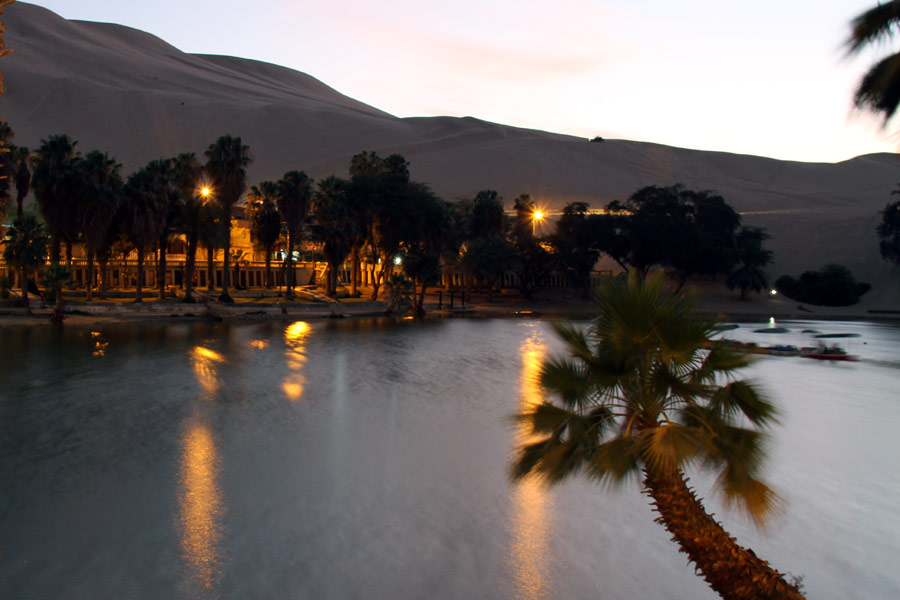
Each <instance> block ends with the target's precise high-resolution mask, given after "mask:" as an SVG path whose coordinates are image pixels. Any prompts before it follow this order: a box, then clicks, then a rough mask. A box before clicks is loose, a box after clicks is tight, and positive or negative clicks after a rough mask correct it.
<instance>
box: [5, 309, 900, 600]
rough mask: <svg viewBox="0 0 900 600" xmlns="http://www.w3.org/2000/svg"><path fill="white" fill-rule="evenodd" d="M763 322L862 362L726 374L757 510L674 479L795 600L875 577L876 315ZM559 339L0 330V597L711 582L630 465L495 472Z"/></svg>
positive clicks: (346, 326) (298, 329)
mask: <svg viewBox="0 0 900 600" xmlns="http://www.w3.org/2000/svg"><path fill="white" fill-rule="evenodd" d="M779 325H784V326H786V327H788V328H789V329H791V330H792V332H798V331H800V330H802V329H805V328H814V329H817V330H820V331H822V332H823V333H829V332H852V333H860V335H861V337H859V338H856V340H854V342H853V343H854V344H858V345H857V346H856V347H854V348H852V349H851V350H852V351H854V352H856V353H859V354H860V355H861V356H862V357H863V360H862V361H860V362H858V363H844V364H838V363H823V362H817V361H812V360H809V359H804V358H800V357H783V358H782V357H761V358H760V359H759V360H757V361H756V363H755V364H754V365H753V366H752V367H750V368H749V369H747V370H746V373H745V375H746V376H747V377H749V378H752V379H754V380H757V381H759V382H760V383H762V384H763V385H764V386H765V388H766V390H768V393H769V394H770V395H771V396H772V397H774V399H775V400H776V401H777V403H778V404H779V405H780V406H781V408H782V411H783V414H782V419H781V425H780V426H779V427H777V428H776V429H775V430H774V431H773V436H772V443H771V448H770V455H771V460H770V462H769V466H770V469H769V472H768V479H769V481H770V482H771V483H772V485H773V486H774V487H775V488H776V490H777V491H778V492H779V493H780V494H781V496H782V499H783V503H782V506H781V510H780V512H779V514H778V515H776V516H775V518H774V519H773V521H772V523H771V524H770V526H769V527H768V528H767V529H766V530H765V531H757V530H756V529H755V528H754V527H753V526H752V525H751V524H750V523H749V521H748V520H747V519H745V518H744V517H742V516H741V515H740V514H736V513H734V512H732V511H729V510H725V509H723V508H721V507H720V506H719V504H718V501H717V499H716V498H715V497H714V496H712V495H711V494H710V493H709V492H708V489H709V483H710V477H709V476H707V475H705V474H702V473H700V474H697V475H695V476H693V477H692V481H693V482H694V484H695V485H696V487H697V488H698V489H699V490H700V492H701V495H703V496H704V497H705V498H706V504H707V506H708V507H709V508H710V510H712V511H714V512H715V513H716V514H717V516H718V518H719V519H720V520H722V521H723V522H724V524H725V526H726V529H728V530H729V531H731V533H732V534H734V535H736V536H737V537H738V540H739V541H740V542H742V543H743V544H745V545H748V546H750V547H752V548H753V549H754V550H755V551H756V552H757V554H759V555H760V556H762V557H764V558H766V559H767V560H769V561H770V562H771V563H772V564H773V565H774V566H775V567H776V568H778V569H780V570H782V571H788V572H790V573H792V574H794V575H798V576H803V577H804V587H805V589H806V592H807V594H808V596H809V597H810V598H855V597H856V598H893V597H900V573H898V572H897V569H896V560H897V557H898V556H900V515H898V513H897V509H896V498H897V497H900V469H898V468H897V466H896V464H897V461H898V459H900V449H898V446H897V443H896V436H895V432H896V431H898V429H900V395H898V394H897V392H896V383H897V381H898V375H900V352H898V350H900V326H898V325H897V324H890V323H840V322H798V323H779ZM763 326H765V324H764V323H763V324H756V325H754V324H742V326H741V327H740V328H738V329H736V330H734V331H731V332H727V334H726V335H729V336H730V337H735V338H737V339H753V338H754V336H756V335H757V334H754V333H753V329H754V328H759V327H763ZM762 341H766V342H769V341H770V340H769V338H765V339H764V340H762ZM772 341H773V342H778V341H780V340H772ZM787 341H788V342H793V340H787ZM558 348H559V344H558V343H557V342H556V340H555V339H554V337H553V334H552V331H551V330H550V328H549V327H548V325H547V323H545V322H543V321H540V320H474V319H473V320H438V321H425V322H422V321H414V320H411V321H388V320H357V319H354V320H346V321H327V322H326V321H318V322H304V321H297V322H293V323H290V322H288V323H257V324H231V325H229V324H209V323H174V324H168V325H160V324H141V325H135V324H125V325H123V324H109V325H97V326H94V327H93V328H88V327H72V326H66V327H63V328H61V329H56V328H50V327H15V326H13V327H4V328H0V356H2V360H0V597H3V598H12V599H18V598H23V599H25V598H27V599H42V598H48V599H49V598H60V597H73V598H104V597H111V598H113V597H114V598H185V599H187V598H253V597H259V598H399V599H406V598H408V599H417V598H426V597H427V598H437V599H444V598H446V599H455V598H460V599H462V598H466V599H469V598H487V599H528V600H531V599H542V598H548V599H549V598H585V597H601V598H609V599H622V600H625V599H633V598H672V599H680V598H701V599H702V598H714V597H716V596H715V595H714V594H713V593H712V592H710V591H709V590H708V589H706V587H705V584H704V582H703V581H702V580H701V579H700V578H698V577H696V576H695V575H694V574H693V570H692V569H691V568H690V567H688V566H686V565H685V559H684V557H683V555H680V554H679V553H678V551H677V547H676V546H675V545H674V544H673V543H672V542H669V540H668V538H669V536H668V534H667V533H666V532H665V530H664V529H663V528H662V527H661V526H659V525H656V524H654V523H653V517H654V515H653V513H652V512H651V510H650V507H649V504H648V502H647V498H646V497H644V496H641V495H640V491H639V486H638V485H637V484H634V485H630V486H625V489H622V490H617V491H610V490H605V489H602V488H600V487H598V486H595V485H592V484H591V483H589V482H586V481H581V480H572V481H569V482H566V483H564V484H563V485H561V486H559V487H557V488H553V489H550V490H547V489H545V488H543V487H541V486H540V485H538V484H537V483H535V482H533V481H525V482H522V483H520V484H511V483H510V482H509V481H508V480H507V478H506V467H507V464H508V461H509V458H510V456H511V454H512V450H513V448H514V447H515V444H516V442H517V440H518V439H519V437H520V436H521V435H522V432H520V431H517V428H516V425H515V424H513V423H512V422H511V421H510V419H509V416H510V415H511V414H513V413H514V412H515V411H516V410H517V409H518V408H520V407H521V406H522V405H523V404H527V403H530V402H535V401H538V400H539V398H540V395H539V390H538V389H537V387H536V386H535V385H534V381H533V376H534V374H535V372H536V370H537V368H538V365H539V363H540V360H541V359H542V358H543V357H545V356H547V355H548V354H549V353H552V352H554V351H555V350H557V349H558Z"/></svg>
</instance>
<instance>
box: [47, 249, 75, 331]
mask: <svg viewBox="0 0 900 600" xmlns="http://www.w3.org/2000/svg"><path fill="white" fill-rule="evenodd" d="M71 279H72V272H71V271H69V270H68V269H67V268H66V267H65V266H64V265H60V264H55V265H50V266H48V267H47V269H46V270H45V271H44V287H46V288H47V291H48V292H50V295H52V296H53V297H54V298H55V299H56V301H55V302H54V305H53V313H51V315H50V322H51V323H56V324H58V325H61V324H62V322H63V319H65V318H66V316H65V314H64V312H63V293H62V290H63V287H64V286H66V285H68V283H69V281H71Z"/></svg>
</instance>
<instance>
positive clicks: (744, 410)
mask: <svg viewBox="0 0 900 600" xmlns="http://www.w3.org/2000/svg"><path fill="white" fill-rule="evenodd" d="M660 281H661V280H660V279H659V278H655V279H653V280H650V281H648V282H646V283H641V282H640V280H639V279H638V278H637V277H636V276H635V275H632V276H631V277H630V278H628V279H627V280H623V279H619V280H614V281H611V282H610V283H608V284H606V285H604V286H602V287H601V288H600V289H599V290H598V296H597V299H598V310H599V314H598V316H597V317H596V318H595V319H594V321H593V324H592V325H591V327H589V328H588V330H587V331H586V332H583V331H579V330H578V329H576V328H574V327H572V326H565V325H559V326H557V327H556V330H557V333H558V334H559V335H560V337H561V338H562V339H563V340H564V341H565V343H566V348H567V354H568V356H566V357H559V358H555V359H552V360H550V361H548V362H546V363H545V364H544V366H543V368H542V369H541V384H542V385H543V387H544V388H545V389H546V390H547V391H549V392H550V393H551V394H553V395H554V396H555V397H556V398H557V399H558V403H544V404H541V405H540V406H538V407H536V408H534V409H533V410H524V411H523V412H522V414H521V416H520V418H521V419H522V420H523V421H524V422H526V423H528V424H530V425H531V427H532V429H533V431H534V433H535V434H539V435H540V436H541V439H539V440H538V441H535V442H532V443H526V444H524V445H523V446H522V447H521V448H520V449H519V452H518V457H517V459H516V461H515V464H514V465H513V469H512V472H513V475H514V476H515V477H517V478H521V477H523V476H525V475H527V474H528V473H531V472H535V473H537V474H539V475H542V476H543V477H544V478H545V479H546V480H547V481H548V482H550V483H557V482H559V481H561V480H562V479H564V478H565V477H567V476H569V475H572V474H575V473H584V474H585V475H588V476H589V477H591V478H593V479H595V480H597V481H600V482H607V483H615V482H621V481H623V480H625V479H627V478H629V477H631V476H634V475H636V474H637V473H638V472H640V473H642V474H643V482H644V485H645V490H646V493H647V494H648V495H649V496H650V497H651V498H652V499H653V502H654V506H655V508H656V510H657V511H658V512H659V513H660V522H661V523H662V524H663V525H664V526H665V527H666V529H668V530H669V532H670V533H672V534H673V539H674V540H675V541H676V542H678V544H679V546H680V547H681V550H682V551H683V552H685V553H686V554H687V555H688V557H689V559H690V560H691V561H693V562H694V563H695V564H696V565H697V569H698V571H700V572H702V573H703V576H704V577H705V578H706V581H707V582H708V583H709V585H710V586H711V587H712V588H713V589H714V590H715V591H716V592H718V593H719V594H720V595H721V596H722V597H723V598H730V599H750V598H787V599H799V598H802V596H801V594H800V592H799V591H798V590H797V588H796V587H795V586H794V585H791V584H789V583H787V582H786V581H785V580H784V578H783V576H782V575H781V574H779V573H778V572H777V571H776V570H774V569H772V568H771V567H770V566H769V565H768V563H766V562H765V561H763V560H761V559H759V558H757V557H756V555H755V554H753V552H751V551H750V550H747V549H745V548H742V547H741V546H739V545H738V544H737V543H736V542H735V541H734V539H733V538H732V537H730V536H729V534H728V533H727V532H726V531H725V530H724V529H723V528H722V527H721V525H719V523H717V522H716V521H715V520H714V519H713V517H712V516H711V515H709V514H708V513H706V511H705V510H704V508H703V505H702V503H701V501H700V499H699V498H697V497H696V496H695V494H694V492H693V490H691V489H690V488H689V487H688V485H687V480H686V478H685V476H684V473H683V469H684V468H685V467H687V466H689V465H691V464H705V465H707V466H710V467H714V468H717V469H719V477H718V479H717V485H718V487H720V488H721V489H722V491H723V492H724V496H725V499H726V500H727V501H730V502H733V503H737V502H740V503H741V505H742V506H743V507H744V508H746V509H747V511H748V512H749V514H750V515H751V516H752V517H754V518H756V519H757V520H762V519H763V518H764V517H765V515H766V514H767V512H768V511H769V510H770V509H771V507H772V504H773V499H774V496H773V493H772V492H771V490H770V489H769V488H768V487H767V486H766V485H765V484H764V483H763V482H762V481H760V480H759V479H758V478H757V474H758V470H759V466H760V463H761V460H762V459H763V456H764V452H763V447H762V444H763V440H764V435H763V433H762V432H761V429H762V428H764V427H765V426H767V425H768V424H770V423H771V422H772V421H773V420H774V417H775V408H774V406H773V405H772V404H771V403H770V402H768V401H767V400H765V399H764V398H763V397H762V396H760V394H759V393H758V392H757V390H756V389H755V388H753V387H752V386H751V385H750V384H748V383H746V382H744V381H733V380H732V381H730V382H728V383H723V378H725V377H728V376H729V375H730V373H732V372H733V371H734V370H736V369H738V368H740V367H743V366H745V365H746V364H747V362H748V359H747V358H746V357H744V356H741V355H735V354H731V353H729V352H728V351H727V350H726V349H725V348H724V347H722V346H719V345H711V346H710V345H709V344H710V336H711V335H712V333H713V324H712V323H710V322H706V321H702V320H699V319H697V318H695V317H693V316H692V315H691V312H690V311H691V310H692V308H693V306H692V302H690V301H689V300H686V299H684V298H683V297H676V296H673V295H669V294H667V293H665V292H664V291H663V290H662V287H661V282H660ZM744 423H748V424H749V425H750V426H744Z"/></svg>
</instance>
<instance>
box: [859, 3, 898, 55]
mask: <svg viewBox="0 0 900 600" xmlns="http://www.w3.org/2000/svg"><path fill="white" fill-rule="evenodd" d="M898 21H900V2H897V1H896V0H892V1H891V2H885V3H884V4H881V3H879V4H878V5H877V6H875V7H874V8H870V9H869V10H867V11H866V12H864V13H862V14H861V15H859V16H858V17H856V18H855V19H853V21H851V22H850V26H851V28H852V32H851V33H850V37H849V38H848V39H847V42H846V47H847V52H848V53H849V54H853V53H856V52H858V51H859V50H860V49H862V48H863V46H867V45H869V44H872V43H874V42H877V41H879V40H880V39H884V38H887V37H891V36H892V35H893V31H892V30H893V29H894V28H896V27H897V24H898Z"/></svg>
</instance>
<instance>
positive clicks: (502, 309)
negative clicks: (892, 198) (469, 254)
mask: <svg viewBox="0 0 900 600" xmlns="http://www.w3.org/2000/svg"><path fill="white" fill-rule="evenodd" d="M718 287H720V286H712V285H708V284H707V285H703V284H702V283H701V284H699V285H692V286H689V290H690V292H692V293H694V294H696V297H697V303H696V312H697V313H698V314H700V315H704V316H713V317H716V318H718V319H719V320H720V321H730V322H752V321H767V320H769V319H771V318H777V319H781V320H792V321H796V320H852V321H862V320H865V321H900V306H898V309H897V310H884V309H869V308H867V307H866V306H865V303H860V304H856V305H853V306H837V307H827V306H812V305H803V304H798V303H796V302H794V301H792V300H789V299H787V298H783V297H769V296H766V297H762V296H755V297H753V298H752V299H748V300H740V299H739V298H738V297H737V295H736V294H734V293H733V292H727V291H725V290H724V289H723V290H719V289H717V288H718ZM457 302H458V301H457ZM447 304H448V301H447V300H446V298H444V302H443V303H442V306H441V308H438V307H439V302H438V295H437V291H435V292H433V293H429V294H428V295H427V296H426V302H425V309H426V315H425V317H424V318H432V319H434V318H540V319H570V320H585V319H589V318H591V317H592V316H593V314H594V309H593V301H591V300H584V299H582V298H581V297H580V294H579V293H578V292H577V291H576V290H547V291H544V292H542V293H539V294H537V295H536V298H535V300H533V301H531V302H529V301H527V300H525V299H524V298H522V297H521V296H519V295H518V294H498V295H496V296H495V297H494V302H490V303H489V302H487V300H486V298H485V297H483V296H480V295H479V296H477V297H476V299H475V301H474V302H471V301H470V302H467V303H466V304H464V305H462V306H459V305H458V304H457V305H456V306H454V308H453V309H450V308H449V307H448V306H447ZM898 305H900V303H898ZM386 308H387V303H386V302H384V301H380V300H379V301H361V300H353V301H349V302H348V301H344V302H335V303H300V302H298V303H275V304H272V303H258V302H252V301H251V302H239V303H235V304H228V305H226V304H220V303H218V302H209V303H196V304H185V303H180V302H163V303H160V302H156V301H148V302H144V303H134V302H133V301H128V302H105V301H104V302H96V303H86V302H67V303H66V307H65V314H66V319H65V323H64V324H67V325H94V324H106V323H147V322H157V323H158V322H161V321H163V320H165V321H166V322H172V323H175V322H202V321H207V322H265V321H278V320H296V319H312V320H316V319H329V318H371V317H385V316H386V315H384V311H385V310H386ZM52 311H53V309H52V307H50V306H48V307H46V308H43V309H41V308H32V311H31V314H28V313H27V311H26V309H24V308H22V307H16V306H0V327H8V326H23V325H28V326H30V325H41V324H51V323H50V321H49V317H50V314H51V313H52ZM394 318H402V317H399V316H395V317H394Z"/></svg>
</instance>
